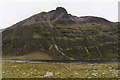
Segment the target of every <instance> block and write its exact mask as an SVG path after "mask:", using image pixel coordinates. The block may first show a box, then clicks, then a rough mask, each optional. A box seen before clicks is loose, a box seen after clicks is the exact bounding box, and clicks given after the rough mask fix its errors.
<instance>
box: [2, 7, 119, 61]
mask: <svg viewBox="0 0 120 80" xmlns="http://www.w3.org/2000/svg"><path fill="white" fill-rule="evenodd" d="M117 24H118V23H113V22H110V21H108V20H106V19H104V18H100V17H94V16H84V17H76V16H73V15H71V14H68V13H67V11H66V10H65V9H64V8H62V7H58V8H56V10H52V11H50V12H42V13H39V14H36V15H33V16H31V17H30V18H28V19H25V20H23V21H21V22H19V23H17V24H15V25H13V26H11V27H9V28H7V29H5V30H4V31H3V46H2V47H3V57H5V56H15V57H17V56H24V55H29V54H32V53H35V52H37V53H38V52H39V53H40V54H41V53H42V55H43V54H45V55H47V56H46V57H48V56H49V57H50V60H86V59H87V60H88V59H90V60H94V59H95V60H96V59H102V60H108V59H109V60H113V59H117V58H118V53H117V39H118V38H117V28H118V26H117ZM42 55H41V56H40V55H39V57H40V58H39V59H43V58H42V57H43V56H42ZM36 56H37V55H36ZM37 57H38V56H37ZM37 59H38V58H37ZM45 59H47V58H45Z"/></svg>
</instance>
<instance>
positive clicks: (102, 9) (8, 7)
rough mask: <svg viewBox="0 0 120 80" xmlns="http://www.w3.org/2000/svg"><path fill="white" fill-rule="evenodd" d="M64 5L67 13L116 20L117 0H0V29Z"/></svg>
mask: <svg viewBox="0 0 120 80" xmlns="http://www.w3.org/2000/svg"><path fill="white" fill-rule="evenodd" d="M56 7H64V8H65V9H66V10H67V11H68V13H70V14H72V15H76V16H78V17H80V16H98V17H103V18H106V19H108V20H110V21H113V22H117V21H118V0H0V29H3V28H6V27H10V26H11V25H13V24H15V23H17V22H19V21H21V20H24V19H26V18H28V17H30V16H32V15H34V14H37V13H40V12H42V11H46V12H47V11H50V10H53V9H56Z"/></svg>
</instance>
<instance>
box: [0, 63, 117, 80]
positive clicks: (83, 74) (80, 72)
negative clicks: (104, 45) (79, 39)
mask: <svg viewBox="0 0 120 80" xmlns="http://www.w3.org/2000/svg"><path fill="white" fill-rule="evenodd" d="M2 70H3V71H2V77H3V78H119V77H118V73H119V70H118V64H117V63H94V64H92V63H84V64H80V63H28V62H3V63H2Z"/></svg>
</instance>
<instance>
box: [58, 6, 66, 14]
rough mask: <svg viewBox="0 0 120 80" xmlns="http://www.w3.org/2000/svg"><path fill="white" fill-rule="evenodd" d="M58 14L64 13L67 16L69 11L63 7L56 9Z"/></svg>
mask: <svg viewBox="0 0 120 80" xmlns="http://www.w3.org/2000/svg"><path fill="white" fill-rule="evenodd" d="M56 12H58V13H59V12H62V13H65V14H67V11H66V9H65V8H63V7H57V8H56Z"/></svg>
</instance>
